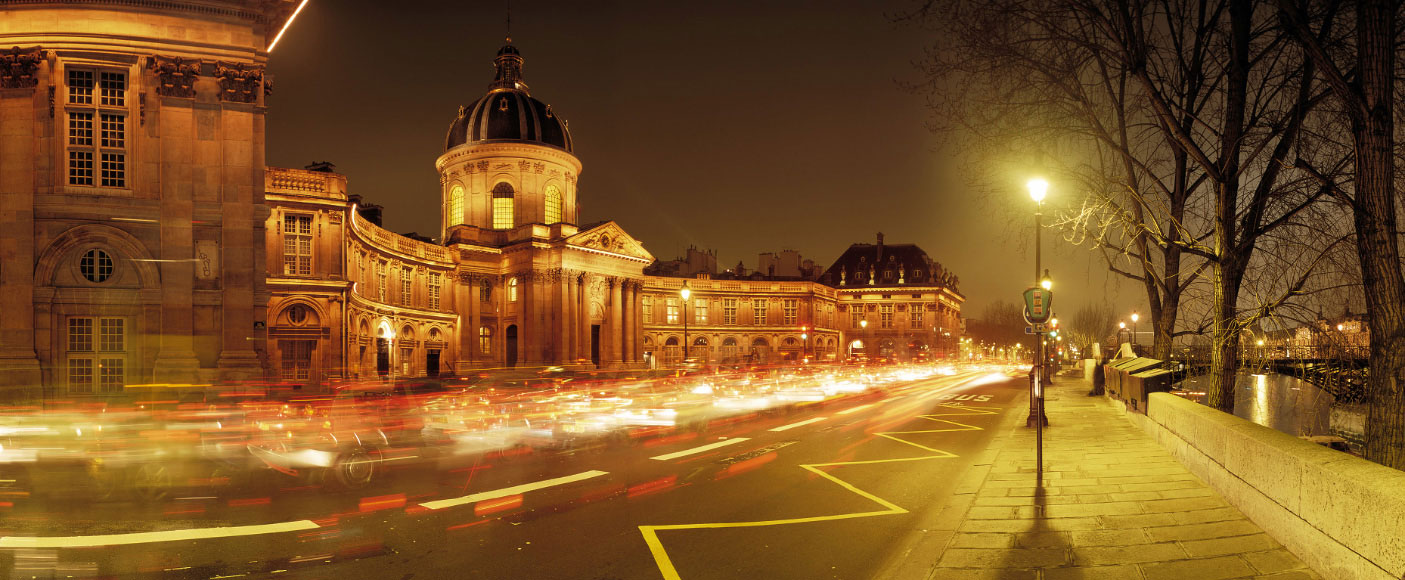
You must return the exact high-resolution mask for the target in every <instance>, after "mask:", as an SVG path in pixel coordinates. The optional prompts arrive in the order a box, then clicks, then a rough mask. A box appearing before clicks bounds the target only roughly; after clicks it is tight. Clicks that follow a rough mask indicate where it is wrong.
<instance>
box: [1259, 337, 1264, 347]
mask: <svg viewBox="0 0 1405 580" xmlns="http://www.w3.org/2000/svg"><path fill="white" fill-rule="evenodd" d="M1263 345H1264V341H1263V339H1262V338H1260V339H1259V346H1263Z"/></svg>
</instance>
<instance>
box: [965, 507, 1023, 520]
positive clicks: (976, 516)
mask: <svg viewBox="0 0 1405 580" xmlns="http://www.w3.org/2000/svg"><path fill="white" fill-rule="evenodd" d="M1031 515H1032V514H1031ZM1014 516H1015V508H1012V507H1004V506H995V507H979V506H978V507H973V508H971V509H969V510H967V511H966V518H967V519H972V520H1008V519H1010V518H1012V517H1014Z"/></svg>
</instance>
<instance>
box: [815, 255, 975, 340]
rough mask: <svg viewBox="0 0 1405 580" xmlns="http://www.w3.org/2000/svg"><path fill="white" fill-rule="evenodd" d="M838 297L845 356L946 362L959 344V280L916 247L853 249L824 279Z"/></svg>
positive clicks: (822, 277)
mask: <svg viewBox="0 0 1405 580" xmlns="http://www.w3.org/2000/svg"><path fill="white" fill-rule="evenodd" d="M820 280H821V281H822V282H824V283H825V284H830V285H833V286H834V287H835V288H836V290H837V292H838V299H837V301H836V302H837V304H838V310H839V312H840V319H841V325H842V328H843V329H844V331H845V333H846V340H847V341H848V342H847V343H846V344H845V350H846V352H848V353H850V354H854V353H859V352H862V353H864V354H868V355H870V356H881V357H885V358H897V359H899V360H904V359H910V358H914V357H918V356H922V354H921V353H924V352H925V353H927V356H946V355H950V354H952V353H955V352H957V351H958V350H959V349H958V347H959V344H960V339H961V331H962V324H961V303H962V302H965V301H966V298H965V296H963V295H962V294H961V292H960V290H959V289H958V284H959V283H960V280H959V279H957V277H956V276H955V275H954V274H952V273H950V272H948V271H946V269H945V268H943V267H942V265H941V264H940V263H938V262H936V261H934V260H932V258H931V257H930V256H928V255H927V253H926V252H924V251H922V248H919V247H917V246H915V245H913V244H886V245H885V244H884V243H883V234H878V240H877V243H876V244H853V245H851V246H849V249H848V250H845V251H844V253H843V254H842V255H840V256H839V259H837V260H835V261H834V264H833V265H831V266H830V267H829V269H828V270H825V273H824V274H822V275H821V276H820Z"/></svg>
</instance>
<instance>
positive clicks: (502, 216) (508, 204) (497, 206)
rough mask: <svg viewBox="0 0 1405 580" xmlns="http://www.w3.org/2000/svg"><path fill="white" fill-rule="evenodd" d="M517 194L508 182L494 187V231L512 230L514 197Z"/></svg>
mask: <svg viewBox="0 0 1405 580" xmlns="http://www.w3.org/2000/svg"><path fill="white" fill-rule="evenodd" d="M515 193H516V192H515V191H514V190H513V189H512V186H511V185H509V184H507V183H506V182H503V183H499V184H497V185H496V186H494V187H493V229H495V230H510V229H512V217H513V216H512V196H513V195H514V194H515Z"/></svg>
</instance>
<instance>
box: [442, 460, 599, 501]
mask: <svg viewBox="0 0 1405 580" xmlns="http://www.w3.org/2000/svg"><path fill="white" fill-rule="evenodd" d="M609 473H610V472H608V471H600V470H598V469H594V470H591V471H582V472H580V473H577V474H575V475H567V476H565V477H557V478H555V479H544V480H541V481H534V482H532V483H524V484H522V485H514V486H512V487H504V488H502V489H495V490H492V491H480V492H478V493H475V494H470V495H465V496H463V497H455V498H450V499H439V500H434V501H427V502H424V503H422V504H420V505H421V506H424V507H427V508H429V509H432V510H437V509H443V508H446V507H454V506H456V505H464V504H468V503H478V502H480V501H484V500H490V499H497V498H500V497H507V496H511V495H518V494H523V493H527V492H529V491H535V490H538V489H544V488H548V487H555V486H558V485H565V484H568V483H575V482H577V481H584V480H587V479H591V478H595V477H600V476H602V475H608V474H609Z"/></svg>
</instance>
